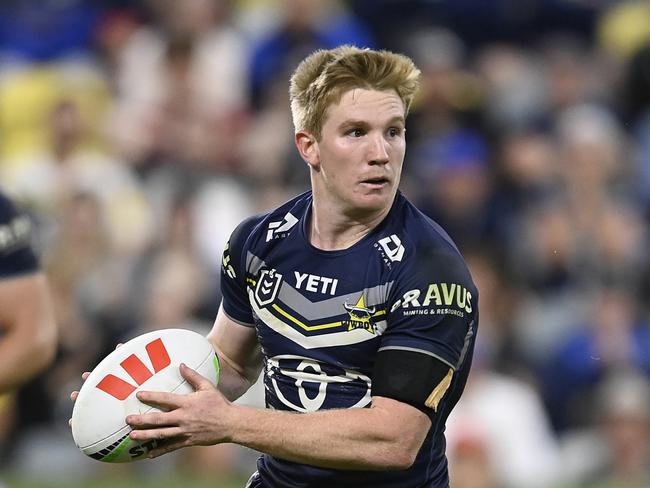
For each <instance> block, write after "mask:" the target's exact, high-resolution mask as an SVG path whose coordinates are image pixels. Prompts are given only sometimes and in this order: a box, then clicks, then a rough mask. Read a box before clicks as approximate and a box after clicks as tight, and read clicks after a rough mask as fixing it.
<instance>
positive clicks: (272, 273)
mask: <svg viewBox="0 0 650 488" xmlns="http://www.w3.org/2000/svg"><path fill="white" fill-rule="evenodd" d="M280 283H282V275H281V274H280V273H278V272H277V271H276V270H275V269H264V270H262V272H261V273H260V277H259V280H257V286H256V287H255V300H256V301H257V304H258V305H259V306H260V307H263V306H264V305H268V304H270V303H272V302H273V300H275V297H276V296H278V291H280Z"/></svg>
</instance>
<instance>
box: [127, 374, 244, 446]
mask: <svg viewBox="0 0 650 488" xmlns="http://www.w3.org/2000/svg"><path fill="white" fill-rule="evenodd" d="M180 372H181V376H183V378H185V380H186V381H187V382H188V383H189V384H190V385H191V386H192V387H193V388H194V390H195V391H194V393H190V394H188V395H176V394H174V393H166V392H152V391H139V392H138V393H136V395H137V398H138V400H140V401H141V402H143V403H146V404H147V405H151V406H152V407H156V408H159V409H161V410H163V411H162V412H150V413H145V414H140V415H129V416H128V417H126V423H127V424H129V425H130V426H131V427H132V428H133V431H132V432H131V433H130V437H131V439H134V440H137V441H140V442H142V441H147V440H151V439H155V440H157V441H159V442H158V447H156V448H155V449H153V450H151V451H150V452H149V457H150V458H154V457H158V456H161V455H163V454H166V453H168V452H171V451H175V450H177V449H180V448H181V447H187V446H207V445H212V444H219V443H221V442H228V441H229V437H230V436H229V434H228V425H229V423H228V416H229V415H230V414H231V413H232V410H233V409H234V408H235V407H233V406H232V405H231V404H230V402H228V400H226V398H225V397H224V396H223V395H222V394H221V392H219V391H218V390H217V389H216V388H215V387H214V386H213V385H212V383H210V382H209V381H208V380H207V379H206V378H204V377H203V376H201V375H200V374H199V373H197V372H196V371H194V370H193V369H191V368H189V367H188V366H186V365H185V364H181V366H180ZM160 441H162V442H160Z"/></svg>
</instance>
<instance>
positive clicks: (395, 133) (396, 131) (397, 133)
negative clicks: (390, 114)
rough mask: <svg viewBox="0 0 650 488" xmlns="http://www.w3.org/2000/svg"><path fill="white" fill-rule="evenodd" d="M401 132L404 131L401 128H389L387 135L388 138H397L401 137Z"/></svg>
mask: <svg viewBox="0 0 650 488" xmlns="http://www.w3.org/2000/svg"><path fill="white" fill-rule="evenodd" d="M403 132H404V129H402V128H401V127H391V128H390V129H388V135H389V136H390V137H399V136H401V135H402V133H403Z"/></svg>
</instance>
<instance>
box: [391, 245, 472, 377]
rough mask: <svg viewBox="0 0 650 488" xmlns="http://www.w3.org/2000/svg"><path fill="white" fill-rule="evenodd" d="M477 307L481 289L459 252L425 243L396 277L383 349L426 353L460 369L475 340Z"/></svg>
mask: <svg viewBox="0 0 650 488" xmlns="http://www.w3.org/2000/svg"><path fill="white" fill-rule="evenodd" d="M477 309H478V291H477V289H476V287H475V286H474V284H473V282H472V279H471V277H470V274H469V271H468V270H467V267H466V265H465V262H464V260H463V259H462V257H461V256H460V254H459V253H458V251H456V249H455V248H453V247H452V246H447V245H443V244H438V245H433V246H421V247H420V248H419V249H416V250H415V252H414V256H413V257H411V258H409V259H408V261H407V262H405V266H404V267H403V268H402V269H401V270H400V271H399V274H398V275H397V277H396V280H395V285H394V286H393V289H392V290H391V293H390V298H389V308H388V310H389V312H388V320H387V323H388V325H387V328H386V331H385V332H384V334H383V335H382V337H381V344H380V347H379V351H387V350H402V351H411V352H416V353H421V354H425V355H428V356H431V357H434V358H436V359H438V360H440V361H442V362H443V363H444V364H446V365H447V366H449V367H450V368H451V369H452V370H454V371H455V370H457V369H458V368H459V367H460V365H461V364H462V362H463V360H464V356H465V354H466V352H467V350H468V349H469V347H470V345H471V343H472V341H473V339H474V338H473V336H474V334H475V330H476V326H477V324H476V323H475V322H476V320H477V317H478V310H477Z"/></svg>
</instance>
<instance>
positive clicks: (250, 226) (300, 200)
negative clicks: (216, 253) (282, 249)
mask: <svg viewBox="0 0 650 488" xmlns="http://www.w3.org/2000/svg"><path fill="white" fill-rule="evenodd" d="M310 204H311V192H305V193H302V194H300V195H298V196H297V197H294V198H292V199H291V200H289V201H288V202H285V203H284V204H282V205H280V206H279V207H276V208H275V209H273V210H271V211H269V212H265V213H261V214H257V215H254V216H252V217H249V218H247V219H246V220H244V221H243V222H241V223H240V224H239V225H238V226H237V227H236V228H235V230H234V231H233V232H232V234H231V237H230V244H231V247H232V246H233V245H237V246H238V247H239V246H243V245H245V244H246V243H248V244H249V245H252V244H253V243H256V242H260V241H261V242H264V243H268V242H270V241H273V240H275V239H279V238H282V237H286V235H287V234H288V233H289V232H291V231H293V230H294V228H295V227H296V224H297V223H298V222H299V220H300V218H301V216H302V215H303V213H304V212H305V211H306V210H307V209H308V208H309V205H310Z"/></svg>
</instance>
